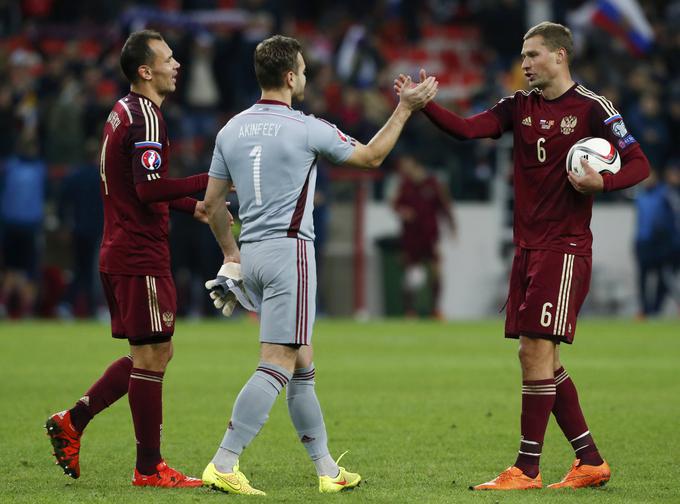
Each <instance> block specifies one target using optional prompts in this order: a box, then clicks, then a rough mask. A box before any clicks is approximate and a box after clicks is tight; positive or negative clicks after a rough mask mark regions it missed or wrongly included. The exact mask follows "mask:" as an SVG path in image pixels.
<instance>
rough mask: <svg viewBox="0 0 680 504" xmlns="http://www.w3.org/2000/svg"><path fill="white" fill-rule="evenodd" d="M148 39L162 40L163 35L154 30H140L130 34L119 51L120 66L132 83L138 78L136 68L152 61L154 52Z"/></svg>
mask: <svg viewBox="0 0 680 504" xmlns="http://www.w3.org/2000/svg"><path fill="white" fill-rule="evenodd" d="M149 40H163V36H162V35H161V34H160V33H158V32H157V31H154V30H141V31H136V32H133V33H131V34H130V36H129V37H128V39H127V40H126V41H125V45H123V50H122V51H121V52H120V68H121V70H123V73H124V74H125V77H126V78H127V80H128V81H129V82H130V84H134V83H136V82H137V81H138V80H139V73H137V69H138V68H139V67H140V66H141V65H150V64H151V63H153V59H154V57H155V54H154V52H153V49H151V47H149Z"/></svg>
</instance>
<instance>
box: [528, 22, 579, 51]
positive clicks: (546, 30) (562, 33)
mask: <svg viewBox="0 0 680 504" xmlns="http://www.w3.org/2000/svg"><path fill="white" fill-rule="evenodd" d="M538 35H540V36H541V37H543V41H544V43H545V45H546V47H547V48H548V49H550V50H551V51H557V50H558V49H560V48H564V50H565V51H566V52H567V57H569V58H571V55H572V53H573V52H574V39H573V38H572V36H571V30H570V29H569V28H567V27H566V26H563V25H561V24H558V23H551V22H550V21H543V22H542V23H539V24H537V25H536V26H534V27H532V28H529V31H528V32H526V34H525V35H524V40H527V39H530V38H531V37H536V36H538Z"/></svg>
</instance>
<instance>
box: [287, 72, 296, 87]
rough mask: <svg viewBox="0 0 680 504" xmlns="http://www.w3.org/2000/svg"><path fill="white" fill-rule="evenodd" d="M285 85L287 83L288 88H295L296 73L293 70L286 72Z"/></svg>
mask: <svg viewBox="0 0 680 504" xmlns="http://www.w3.org/2000/svg"><path fill="white" fill-rule="evenodd" d="M285 83H286V86H288V87H290V88H293V87H295V72H293V71H292V70H288V71H287V72H286V76H285Z"/></svg>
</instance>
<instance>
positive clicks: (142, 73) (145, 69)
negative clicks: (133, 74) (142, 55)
mask: <svg viewBox="0 0 680 504" xmlns="http://www.w3.org/2000/svg"><path fill="white" fill-rule="evenodd" d="M137 74H138V75H139V77H140V78H141V79H142V80H146V81H148V80H151V67H150V66H149V65H139V66H138V67H137Z"/></svg>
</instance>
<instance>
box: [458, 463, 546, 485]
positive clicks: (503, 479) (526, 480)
mask: <svg viewBox="0 0 680 504" xmlns="http://www.w3.org/2000/svg"><path fill="white" fill-rule="evenodd" d="M542 487H543V483H542V482H541V475H540V473H539V474H538V475H537V476H536V477H535V478H530V477H529V476H527V475H526V474H524V473H523V472H522V470H521V469H520V468H519V467H515V466H512V467H508V468H507V469H506V470H505V471H503V472H502V473H500V474H499V475H498V476H497V477H496V478H495V479H492V480H491V481H487V482H486V483H482V484H481V485H477V486H474V487H470V490H533V489H535V488H542Z"/></svg>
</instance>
